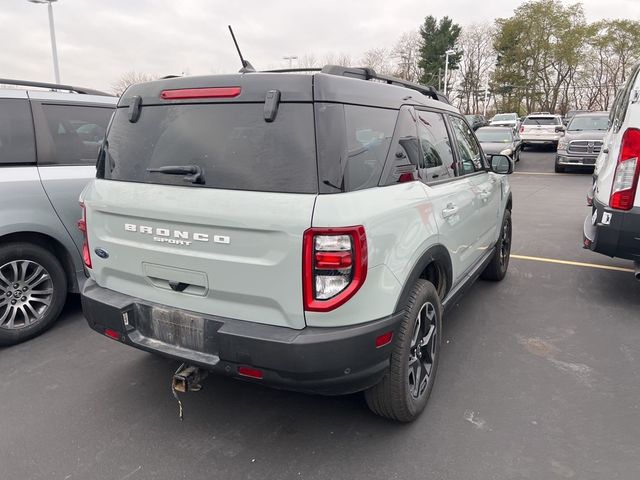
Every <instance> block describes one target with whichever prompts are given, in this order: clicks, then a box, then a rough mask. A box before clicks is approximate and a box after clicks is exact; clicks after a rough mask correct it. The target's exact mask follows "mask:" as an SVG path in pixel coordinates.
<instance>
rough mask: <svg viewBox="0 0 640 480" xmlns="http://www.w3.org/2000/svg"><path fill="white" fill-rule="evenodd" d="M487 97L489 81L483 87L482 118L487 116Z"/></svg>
mask: <svg viewBox="0 0 640 480" xmlns="http://www.w3.org/2000/svg"><path fill="white" fill-rule="evenodd" d="M488 96H489V80H487V83H486V84H485V86H484V107H483V108H482V116H483V117H486V116H487V98H488Z"/></svg>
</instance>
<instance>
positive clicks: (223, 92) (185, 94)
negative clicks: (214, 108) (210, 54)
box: [160, 87, 241, 100]
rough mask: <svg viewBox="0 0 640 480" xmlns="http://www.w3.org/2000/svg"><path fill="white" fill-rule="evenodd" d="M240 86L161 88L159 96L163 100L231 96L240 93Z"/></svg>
mask: <svg viewBox="0 0 640 480" xmlns="http://www.w3.org/2000/svg"><path fill="white" fill-rule="evenodd" d="M240 91H241V88H240V87H211V88H183V89H179V90H163V91H162V93H161V94H160V98H163V99H165V100H185V99H188V98H233V97H237V96H238V95H240Z"/></svg>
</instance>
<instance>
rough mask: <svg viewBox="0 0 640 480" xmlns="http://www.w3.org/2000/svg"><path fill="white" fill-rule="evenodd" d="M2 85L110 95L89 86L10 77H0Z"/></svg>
mask: <svg viewBox="0 0 640 480" xmlns="http://www.w3.org/2000/svg"><path fill="white" fill-rule="evenodd" d="M0 84H2V85H18V86H21V87H39V88H49V89H51V90H68V91H70V92H75V93H80V94H83V95H101V96H104V97H112V96H113V95H111V94H110V93H106V92H101V91H100V90H92V89H90V88H81V87H73V86H71V85H62V84H59V83H46V82H32V81H30V80H13V79H10V78H0Z"/></svg>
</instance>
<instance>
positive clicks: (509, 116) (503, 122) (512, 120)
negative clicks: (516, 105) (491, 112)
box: [489, 113, 520, 129]
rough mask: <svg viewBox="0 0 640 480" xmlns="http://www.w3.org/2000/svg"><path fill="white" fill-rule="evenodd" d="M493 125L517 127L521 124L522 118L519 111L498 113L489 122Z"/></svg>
mask: <svg viewBox="0 0 640 480" xmlns="http://www.w3.org/2000/svg"><path fill="white" fill-rule="evenodd" d="M489 125H490V126H492V127H511V128H513V129H517V128H518V126H519V125H520V119H519V117H518V114H517V113H498V114H497V115H495V116H494V117H493V118H492V119H491V122H490V123H489Z"/></svg>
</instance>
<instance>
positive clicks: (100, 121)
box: [0, 79, 117, 345]
mask: <svg viewBox="0 0 640 480" xmlns="http://www.w3.org/2000/svg"><path fill="white" fill-rule="evenodd" d="M0 84H4V85H10V86H12V87H20V88H2V89H0V205H2V208H0V345H11V344H14V343H17V342H20V341H23V340H26V339H28V338H31V337H33V336H35V335H37V334H38V333H40V332H42V331H43V330H44V329H46V328H47V327H48V326H50V325H51V324H52V323H53V322H54V321H55V320H56V318H57V317H58V315H59V314H60V311H61V310H62V307H63V306H64V303H65V299H66V296H67V292H79V291H80V288H81V286H82V283H83V282H84V280H85V278H86V277H85V275H84V271H83V263H82V258H81V247H82V234H81V232H79V231H78V228H77V225H76V224H77V222H78V220H79V218H80V217H81V211H80V207H79V205H78V196H79V194H80V191H81V190H82V189H83V188H84V186H85V185H86V184H87V182H88V181H89V180H90V179H91V178H92V177H94V176H95V163H96V158H97V152H98V147H99V145H100V144H101V143H102V141H103V137H104V133H105V131H106V128H107V125H108V122H109V119H110V118H111V115H112V113H113V109H114V107H115V104H116V101H117V99H116V98H114V97H112V96H109V95H107V94H104V93H102V92H97V91H93V90H87V89H81V88H76V87H72V86H68V85H54V84H44V83H35V82H23V81H16V80H7V79H0Z"/></svg>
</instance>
